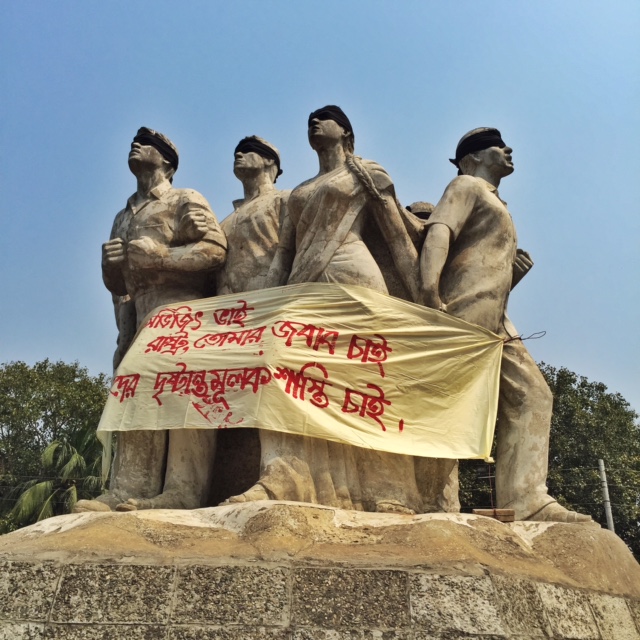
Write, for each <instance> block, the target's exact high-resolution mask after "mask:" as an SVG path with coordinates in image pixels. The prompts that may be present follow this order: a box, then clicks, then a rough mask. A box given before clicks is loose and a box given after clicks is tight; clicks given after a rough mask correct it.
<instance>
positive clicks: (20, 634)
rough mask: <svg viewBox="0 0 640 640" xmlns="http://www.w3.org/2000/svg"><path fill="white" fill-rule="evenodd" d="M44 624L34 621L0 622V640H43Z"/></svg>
mask: <svg viewBox="0 0 640 640" xmlns="http://www.w3.org/2000/svg"><path fill="white" fill-rule="evenodd" d="M44 637H45V636H44V625H43V624H36V623H35V622H16V623H12V622H9V623H7V622H0V640H44Z"/></svg>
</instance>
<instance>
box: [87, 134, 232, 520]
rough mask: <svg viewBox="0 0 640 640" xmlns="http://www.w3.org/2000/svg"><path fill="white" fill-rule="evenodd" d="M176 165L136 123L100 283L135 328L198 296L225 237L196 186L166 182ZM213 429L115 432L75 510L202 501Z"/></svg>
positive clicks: (220, 259) (157, 137)
mask: <svg viewBox="0 0 640 640" xmlns="http://www.w3.org/2000/svg"><path fill="white" fill-rule="evenodd" d="M177 168H178V152H177V150H176V148H175V146H174V145H173V143H172V142H171V141H170V140H169V139H168V138H167V137H165V136H164V135H162V134H161V133H158V132H156V131H154V130H152V129H148V128H146V127H142V128H141V129H140V130H139V131H138V133H137V135H136V136H135V138H134V139H133V143H132V144H131V151H130V153H129V169H130V170H131V172H132V173H133V174H134V175H135V177H136V179H137V190H136V192H135V193H134V194H133V195H132V196H131V197H130V198H129V200H128V201H127V205H126V207H125V208H124V209H123V210H122V211H120V212H119V213H118V215H117V216H116V218H115V221H114V224H113V229H112V231H111V238H110V240H109V241H108V242H107V243H105V244H104V245H103V248H102V275H103V280H104V283H105V285H106V287H107V289H109V291H111V293H112V294H113V295H114V296H129V297H130V299H131V301H132V302H133V304H134V305H135V317H136V326H139V325H140V323H141V322H142V321H143V320H144V318H145V316H146V315H147V314H148V313H149V312H150V311H151V310H152V309H154V308H155V307H158V306H162V305H170V304H175V303H178V302H184V301H187V300H193V299H197V298H202V297H205V296H206V295H207V293H208V291H207V287H208V283H209V282H210V280H211V277H212V272H213V271H214V270H215V269H217V268H219V267H220V266H221V265H222V264H223V263H224V260H225V256H226V246H227V243H226V239H225V236H224V234H223V233H222V231H221V229H220V226H219V225H218V222H217V220H216V217H215V215H214V214H213V212H212V211H211V208H210V206H209V203H208V202H207V201H206V200H205V198H204V197H203V196H201V195H200V194H199V193H197V192H196V191H193V190H191V189H174V188H173V186H172V182H173V175H174V173H175V172H176V170H177ZM127 346H128V345H127ZM120 347H121V345H120ZM141 426H142V425H141ZM214 435H215V434H214V433H213V432H212V431H208V430H193V429H176V430H172V431H170V432H167V431H146V430H140V431H125V432H121V433H119V434H118V438H117V447H116V456H115V460H114V465H113V469H112V478H111V486H110V491H109V492H107V493H105V494H104V495H102V496H100V497H99V498H97V500H92V501H80V502H79V503H78V504H77V510H85V509H100V508H101V507H100V505H103V506H102V509H105V508H115V507H118V508H119V509H121V510H129V509H136V508H196V507H202V506H205V502H206V498H207V494H208V491H209V487H210V476H211V460H212V459H213V453H214V450H213V449H214V446H215V438H214ZM123 503H125V504H123ZM104 505H106V506H104Z"/></svg>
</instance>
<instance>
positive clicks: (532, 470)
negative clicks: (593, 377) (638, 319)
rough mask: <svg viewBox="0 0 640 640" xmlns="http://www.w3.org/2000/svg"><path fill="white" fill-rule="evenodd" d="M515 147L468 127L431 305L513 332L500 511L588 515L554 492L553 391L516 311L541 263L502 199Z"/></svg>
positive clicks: (427, 287)
mask: <svg viewBox="0 0 640 640" xmlns="http://www.w3.org/2000/svg"><path fill="white" fill-rule="evenodd" d="M511 153H512V149H511V148H510V147H508V146H506V145H505V143H504V142H503V141H502V138H501V135H500V132H499V131H498V130H497V129H491V128H486V127H483V128H479V129H474V130H473V131H470V132H469V133H467V134H465V135H464V136H463V137H462V139H461V140H460V142H459V143H458V147H457V149H456V157H455V160H451V162H452V163H453V164H455V166H456V167H458V177H457V178H455V179H454V180H453V181H452V182H451V183H450V184H449V186H448V187H447V189H446V190H445V192H444V195H443V196H442V199H441V200H440V202H439V203H438V204H437V206H436V208H435V210H434V211H433V213H432V214H431V216H430V217H429V220H428V223H427V224H428V232H427V237H426V240H425V244H424V248H423V252H422V256H421V274H422V283H423V294H424V302H425V304H427V306H429V307H432V308H433V309H438V310H440V311H443V312H445V313H449V314H451V315H453V316H456V317H458V318H462V319H463V320H466V321H468V322H472V323H474V324H477V325H480V326H481V327H485V328H486V329H489V330H490V331H493V332H494V333H496V334H498V335H500V336H504V340H505V344H504V350H503V356H502V364H501V373H500V399H499V409H498V425H497V433H496V438H497V452H496V493H497V506H498V507H499V508H505V509H513V510H514V511H515V518H516V520H537V521H546V520H548V521H556V522H581V521H588V520H590V518H589V517H588V516H584V515H581V514H579V513H576V512H573V511H568V510H567V509H565V508H564V507H562V506H560V505H559V504H558V503H557V502H556V501H555V500H553V499H552V498H551V497H550V496H549V495H548V494H547V487H546V478H547V468H548V453H549V429H550V423H551V411H552V402H553V397H552V395H551V391H550V389H549V387H548V386H547V384H546V382H545V379H544V377H543V376H542V374H541V373H540V370H539V369H538V367H537V365H536V363H535V361H534V360H533V358H532V357H531V356H530V355H529V352H528V351H527V349H526V348H525V347H524V345H523V343H522V340H521V339H520V337H519V336H518V334H517V332H516V330H515V327H514V326H513V325H512V324H511V322H510V321H509V318H508V317H507V314H506V308H507V300H508V298H509V292H510V291H511V289H512V288H513V287H514V286H515V285H516V284H517V283H518V282H519V280H520V279H521V278H522V277H523V276H524V275H525V274H526V273H527V272H528V271H529V269H530V268H531V267H532V265H533V262H532V260H531V258H530V257H529V255H528V254H527V253H526V252H524V251H522V250H520V249H518V248H517V238H516V231H515V227H514V225H513V221H512V219H511V215H510V214H509V211H508V210H507V207H506V203H505V202H504V201H503V200H501V199H500V196H499V194H498V186H499V185H500V180H501V179H502V178H504V177H505V176H508V175H510V174H511V173H512V172H513V162H512V160H511Z"/></svg>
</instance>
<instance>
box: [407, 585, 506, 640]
mask: <svg viewBox="0 0 640 640" xmlns="http://www.w3.org/2000/svg"><path fill="white" fill-rule="evenodd" d="M411 617H412V620H413V622H414V623H415V624H416V625H417V626H418V627H422V628H424V629H426V630H427V631H430V632H435V633H443V632H456V631H457V632H464V633H474V632H475V633H484V634H496V635H498V636H500V637H503V636H504V635H505V629H504V627H503V625H502V623H501V620H500V613H499V611H498V607H497V597H496V592H495V589H494V587H493V584H492V583H491V580H490V579H489V578H488V577H486V576H478V577H476V576H442V575H429V574H418V575H412V576H411Z"/></svg>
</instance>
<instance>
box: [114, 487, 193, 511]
mask: <svg viewBox="0 0 640 640" xmlns="http://www.w3.org/2000/svg"><path fill="white" fill-rule="evenodd" d="M181 496H182V497H181ZM201 506H202V505H201V504H200V503H199V501H197V500H195V499H186V500H185V499H184V497H183V494H179V493H178V492H177V491H176V492H173V491H165V492H164V493H161V494H159V495H157V496H156V497H155V498H129V499H128V500H127V501H126V502H120V503H119V504H118V505H117V506H116V508H115V509H116V511H142V510H145V509H199V508H200V507H201Z"/></svg>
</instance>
